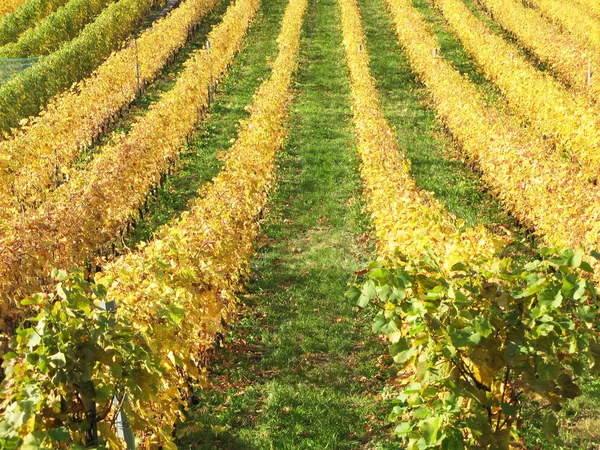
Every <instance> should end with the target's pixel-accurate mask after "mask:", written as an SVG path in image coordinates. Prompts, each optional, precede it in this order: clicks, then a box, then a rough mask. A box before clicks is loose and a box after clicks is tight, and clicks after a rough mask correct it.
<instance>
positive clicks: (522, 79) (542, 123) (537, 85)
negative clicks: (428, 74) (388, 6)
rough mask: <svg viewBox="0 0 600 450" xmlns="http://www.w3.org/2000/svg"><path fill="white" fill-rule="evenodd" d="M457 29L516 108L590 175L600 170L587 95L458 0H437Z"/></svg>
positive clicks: (596, 127)
mask: <svg viewBox="0 0 600 450" xmlns="http://www.w3.org/2000/svg"><path fill="white" fill-rule="evenodd" d="M435 3H436V5H438V6H439V8H440V9H441V10H442V13H443V15H444V17H445V18H446V20H447V21H448V23H449V24H450V26H451V28H452V30H453V31H454V32H455V33H456V35H457V36H458V38H459V39H460V40H461V42H462V43H463V45H464V47H465V49H466V50H467V52H468V53H469V54H470V55H472V56H473V58H474V59H475V61H476V62H477V63H478V65H479V66H480V67H481V68H482V69H483V72H484V74H485V76H486V77H487V78H489V79H491V80H493V82H494V83H495V84H497V85H498V87H499V88H500V89H501V90H502V92H503V93H504V96H505V98H506V100H507V101H508V103H509V105H510V106H511V109H512V110H513V111H514V113H515V114H517V115H519V116H521V117H522V118H523V119H524V120H527V121H530V122H531V125H532V127H533V128H534V129H535V130H537V131H538V132H539V133H540V134H541V135H543V136H547V137H550V138H551V139H552V140H553V141H554V143H555V144H556V147H557V150H558V151H559V152H561V151H566V152H567V153H568V154H569V155H570V156H571V157H572V158H573V160H574V161H575V162H577V163H578V164H579V165H580V166H581V169H582V170H583V171H585V172H586V174H587V176H588V177H590V180H591V181H593V180H595V179H596V178H597V177H598V173H599V172H600V155H598V152H597V151H596V149H597V147H598V146H599V145H600V119H598V113H597V110H596V109H595V108H594V107H592V106H591V105H590V102H589V101H588V99H587V98H586V97H585V96H582V95H578V94H575V93H572V92H569V91H567V89H566V88H565V87H564V86H563V85H561V84H560V83H559V82H557V81H556V80H555V79H553V78H552V77H551V76H550V75H548V74H544V73H542V72H540V71H538V70H537V69H536V68H535V67H533V66H532V65H531V63H530V62H529V61H527V59H525V58H524V57H523V56H521V55H519V52H518V48H517V47H516V46H514V45H512V44H510V43H508V42H506V41H505V40H504V39H502V38H501V37H499V36H496V35H494V34H493V33H492V32H491V31H490V30H489V28H488V27H487V26H486V25H485V24H483V23H482V22H481V21H479V20H478V19H477V18H476V17H475V16H474V15H473V14H472V13H471V12H470V11H469V10H468V8H467V7H466V6H465V5H464V4H463V3H462V2H460V1H458V0H436V2H435Z"/></svg>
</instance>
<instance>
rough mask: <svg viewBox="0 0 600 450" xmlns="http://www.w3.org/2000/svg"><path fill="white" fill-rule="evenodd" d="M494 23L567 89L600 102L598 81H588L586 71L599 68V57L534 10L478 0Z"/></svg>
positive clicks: (512, 3)
mask: <svg viewBox="0 0 600 450" xmlns="http://www.w3.org/2000/svg"><path fill="white" fill-rule="evenodd" d="M480 2H481V3H482V4H483V5H484V6H485V8H486V9H487V10H488V11H490V13H492V15H493V17H494V20H495V21H496V22H498V23H499V24H500V25H501V26H502V27H503V28H504V29H506V30H507V31H508V32H509V33H511V35H513V36H515V37H516V38H517V39H518V40H519V42H520V43H521V44H522V45H523V46H524V47H526V48H528V49H529V50H531V51H532V52H533V53H534V54H535V55H536V56H537V57H538V58H539V59H540V60H541V61H542V62H544V63H546V64H548V66H549V67H551V68H552V70H553V71H554V72H555V73H556V74H557V75H558V76H559V77H560V78H561V79H562V80H563V81H564V82H566V83H567V84H568V85H569V86H571V87H573V88H576V89H588V88H589V89H590V90H591V91H592V93H593V95H594V97H596V98H598V99H600V82H597V80H596V79H594V80H593V82H591V81H592V80H591V78H590V79H588V75H591V73H589V72H588V71H589V70H591V71H592V73H595V72H596V70H598V69H600V56H599V55H598V53H596V52H594V51H592V50H591V49H589V48H588V47H585V46H583V45H582V44H580V43H579V42H578V41H577V40H575V39H573V37H572V36H570V35H569V34H566V33H563V31H562V29H561V28H560V27H559V26H557V25H556V24H554V23H552V22H550V21H548V20H547V19H546V18H545V17H543V16H542V15H541V14H540V13H539V12H538V11H536V10H534V9H531V8H527V7H525V6H523V4H522V3H521V2H519V1H516V0H506V1H503V0H480Z"/></svg>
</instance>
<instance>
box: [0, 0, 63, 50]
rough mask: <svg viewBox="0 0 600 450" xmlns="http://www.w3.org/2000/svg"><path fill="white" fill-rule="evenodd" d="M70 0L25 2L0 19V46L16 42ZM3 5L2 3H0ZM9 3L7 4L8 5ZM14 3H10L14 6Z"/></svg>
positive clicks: (30, 0) (28, 0)
mask: <svg viewBox="0 0 600 450" xmlns="http://www.w3.org/2000/svg"><path fill="white" fill-rule="evenodd" d="M69 1H70V0H27V1H25V2H22V1H21V2H20V3H21V5H20V6H19V7H17V8H14V9H13V10H12V12H10V13H9V14H6V15H5V16H3V17H1V18H0V45H6V44H8V43H9V42H13V41H16V40H17V39H18V38H19V36H20V35H21V34H22V33H24V32H25V31H27V30H28V29H29V28H32V27H34V26H35V25H36V24H37V23H38V22H39V21H41V20H42V19H44V17H46V16H48V15H50V14H52V13H53V12H54V11H56V9H57V8H59V7H60V6H63V5H64V4H66V3H67V2H69ZM2 3H4V2H2ZM10 3H11V2H9V4H10ZM15 3H16V2H12V4H15Z"/></svg>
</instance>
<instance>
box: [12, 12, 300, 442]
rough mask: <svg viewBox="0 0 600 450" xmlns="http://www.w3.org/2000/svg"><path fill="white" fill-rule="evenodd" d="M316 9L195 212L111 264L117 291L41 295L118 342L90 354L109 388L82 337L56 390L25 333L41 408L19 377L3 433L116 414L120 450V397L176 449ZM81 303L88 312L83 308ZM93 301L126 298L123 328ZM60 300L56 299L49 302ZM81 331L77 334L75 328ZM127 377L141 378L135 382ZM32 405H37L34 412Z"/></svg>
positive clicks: (268, 178) (224, 312) (76, 433)
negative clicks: (177, 426)
mask: <svg viewBox="0 0 600 450" xmlns="http://www.w3.org/2000/svg"><path fill="white" fill-rule="evenodd" d="M238 2H240V3H243V2H245V3H249V1H246V0H238ZM307 5H308V0H291V1H290V3H289V5H288V7H287V9H286V11H285V14H284V18H283V22H282V29H281V32H280V35H279V40H278V42H279V55H278V57H277V59H276V60H275V62H274V64H273V70H272V75H271V77H270V79H269V80H267V81H266V82H264V83H263V84H262V85H261V87H260V88H259V90H258V91H257V93H256V94H255V97H254V101H253V105H252V108H251V115H250V117H249V118H248V119H246V120H245V121H244V122H242V124H241V127H240V133H239V137H238V139H237V141H236V143H235V144H234V145H233V147H232V148H231V149H230V151H229V152H228V153H227V157H226V162H225V166H224V168H223V170H222V171H221V172H220V174H219V175H218V176H217V177H216V178H215V179H214V180H213V182H211V183H210V184H209V185H207V186H205V187H204V188H203V189H202V191H201V193H202V196H201V198H200V199H199V200H197V201H196V202H195V204H194V205H193V207H192V209H191V211H189V212H188V213H186V214H184V215H183V216H182V218H181V219H179V220H176V221H175V222H173V223H172V224H170V225H168V226H165V227H163V228H162V229H161V230H160V231H159V233H158V234H157V236H156V239H155V240H154V241H153V242H151V243H150V244H148V245H147V246H146V247H144V248H142V249H141V250H140V251H139V252H137V253H132V254H130V255H127V256H124V257H122V258H121V259H119V260H117V261H116V262H115V263H113V264H111V265H110V266H109V267H108V268H107V270H106V273H105V274H104V275H102V276H101V277H100V276H99V277H98V278H97V283H105V285H106V286H109V288H108V292H107V291H106V290H105V289H104V288H101V287H100V286H102V284H94V285H89V284H87V283H84V282H83V281H82V280H81V278H80V276H79V275H77V274H75V275H74V276H72V277H70V278H68V277H66V276H65V274H58V275H59V278H60V279H61V285H60V287H59V289H58V292H59V295H61V294H60V293H63V294H64V295H61V297H59V298H58V299H57V298H50V299H48V298H45V297H39V296H38V297H37V298H35V299H32V300H31V301H32V302H33V303H36V304H37V306H36V309H37V310H42V311H43V312H42V314H44V313H46V314H47V311H48V310H49V309H50V308H51V307H54V309H55V310H56V311H69V312H71V313H72V314H73V315H74V316H76V317H77V318H79V317H82V318H85V319H86V320H84V324H85V325H87V326H88V327H89V328H91V329H92V330H93V331H95V334H96V335H99V336H100V339H101V342H102V343H105V342H106V340H107V337H108V336H109V337H110V338H111V341H112V345H113V347H114V350H113V351H112V353H111V356H112V358H113V361H109V359H108V358H106V356H107V352H106V351H104V352H103V351H102V349H101V348H96V347H94V349H93V350H94V353H93V356H92V357H91V358H89V357H88V359H91V360H92V361H93V362H94V364H95V365H94V367H93V369H92V370H91V373H90V376H89V378H90V380H91V382H92V383H93V385H94V386H97V389H96V392H95V395H91V393H90V392H89V390H88V391H86V390H85V389H83V388H82V387H81V386H80V385H77V384H76V380H78V377H77V375H78V374H80V373H84V372H85V370H84V369H85V367H84V363H83V362H80V363H79V364H77V365H73V363H74V361H76V360H77V358H79V359H80V360H85V358H82V357H81V356H80V355H79V353H80V352H85V351H86V350H89V348H85V349H78V350H74V345H73V342H72V341H71V340H69V341H68V342H65V343H60V344H56V343H55V344H54V346H53V348H45V349H44V352H45V353H48V354H51V353H52V352H56V353H52V354H53V356H55V355H58V354H60V355H61V356H60V357H56V356H55V357H54V358H53V361H60V362H59V363H58V364H51V376H53V377H54V378H53V379H55V380H58V381H57V382H55V383H54V384H44V382H43V381H44V379H45V378H47V377H46V376H45V374H44V373H43V371H42V370H40V369H39V368H38V367H36V366H32V365H30V364H29V363H28V361H31V357H29V358H28V357H27V356H28V355H30V354H31V353H34V352H35V351H36V350H39V349H40V347H41V346H42V345H43V344H42V345H40V343H38V344H36V345H33V346H31V345H30V346H29V347H28V346H27V344H31V343H30V342H29V340H28V339H26V338H23V340H21V341H20V342H21V344H22V345H21V346H19V348H18V349H16V350H17V352H16V353H13V354H12V355H10V356H11V357H12V358H14V360H15V361H16V364H15V366H14V368H13V369H12V370H13V371H14V372H15V373H18V372H20V371H24V370H29V371H30V372H29V373H30V375H29V386H31V385H32V383H33V384H35V386H36V388H38V390H37V392H38V393H39V395H38V396H36V397H35V399H34V400H33V402H32V401H31V396H30V395H29V394H28V392H26V391H25V390H24V388H25V386H26V385H27V383H26V382H24V381H23V380H22V378H15V379H14V380H12V381H14V383H15V384H10V386H11V390H10V392H9V399H10V400H9V402H8V406H7V411H9V414H5V417H4V420H5V421H6V422H7V423H8V424H9V427H8V429H7V428H3V430H2V431H0V441H1V439H2V438H4V439H8V438H11V437H12V438H17V439H19V438H20V439H23V441H26V440H27V439H33V438H35V439H38V442H40V441H41V442H44V443H45V444H46V445H49V444H50V445H51V446H53V445H54V446H56V447H59V446H60V445H63V446H64V445H67V444H69V443H71V444H72V443H77V444H83V443H86V444H89V443H90V442H89V439H85V437H86V436H85V428H84V427H83V421H82V420H81V418H80V417H81V414H79V415H78V413H77V412H78V410H83V411H90V410H91V409H93V410H94V411H108V413H107V414H106V415H105V416H104V417H103V418H102V419H100V420H101V421H100V422H99V423H98V429H99V430H101V432H102V435H103V437H104V439H106V440H108V444H110V445H109V448H117V445H118V443H117V439H116V437H115V436H114V431H113V430H112V429H111V427H110V423H111V419H112V418H113V417H114V414H115V412H116V409H117V408H116V407H115V405H113V404H112V402H111V399H112V396H113V395H120V398H123V399H124V400H123V402H122V405H119V406H120V407H121V408H122V409H123V410H125V411H126V412H127V415H128V419H129V420H130V422H131V424H132V426H133V427H134V428H135V429H137V430H139V431H141V432H145V436H144V437H145V439H144V441H145V442H144V444H145V445H146V446H147V448H156V447H157V446H159V445H162V446H163V447H162V448H166V449H173V448H175V447H174V445H173V444H172V443H171V436H172V433H171V430H172V427H171V424H173V423H175V422H176V421H177V420H178V419H179V418H180V417H181V415H182V409H181V407H180V402H181V401H182V399H183V400H184V401H185V398H186V396H187V395H189V391H190V384H189V381H190V380H194V383H196V384H200V385H205V384H206V370H205V368H204V367H202V366H203V365H202V364H201V363H200V360H201V358H202V354H203V352H204V351H205V350H206V349H207V348H210V347H211V346H212V345H213V343H214V341H215V338H216V333H217V332H218V331H220V330H222V327H223V325H222V321H223V320H226V319H227V318H228V317H229V314H230V312H231V310H232V309H233V308H234V307H235V305H234V304H235V296H236V293H237V292H238V291H239V289H240V287H241V284H242V281H243V279H244V276H245V274H246V273H247V270H248V263H249V259H250V256H251V255H252V253H253V242H254V240H255V238H256V235H257V233H258V217H259V213H260V211H261V209H262V208H263V206H264V204H265V201H266V199H267V195H268V192H269V191H270V189H271V187H272V185H273V183H274V182H275V168H276V166H275V160H276V155H277V152H278V151H279V149H280V148H281V147H282V145H283V142H284V139H285V136H286V127H285V125H286V109H287V106H288V104H289V101H290V100H291V97H292V95H293V90H292V76H293V73H294V70H295V68H296V66H297V60H298V51H299V38H300V31H301V28H302V23H303V16H304V13H305V11H306V8H307ZM77 298H78V301H79V306H78V305H76V304H75V303H76V301H77V300H76V299H77ZM90 300H92V301H93V300H96V301H98V300H112V301H116V302H117V305H118V309H117V311H116V314H113V315H108V318H112V320H113V324H112V325H111V328H110V330H112V331H110V330H109V329H107V327H106V326H105V325H104V321H106V320H107V318H106V316H107V314H105V313H104V314H103V313H100V312H98V311H97V310H90V309H89V304H90V303H89V302H90ZM52 301H55V302H56V303H54V305H51V306H48V302H52ZM90 319H93V320H90ZM47 322H48V325H47V326H46V327H45V330H47V332H43V331H42V334H43V338H42V339H43V341H44V344H46V343H47V342H48V343H52V342H53V341H52V340H51V338H52V337H53V334H52V333H53V332H55V328H54V327H55V326H58V324H55V323H50V322H51V318H50V317H48V320H47ZM90 324H91V325H90ZM79 328H82V327H81V326H79ZM77 329H78V328H77V327H75V326H73V327H72V328H68V327H67V330H68V332H70V333H74V332H76V331H77ZM62 331H63V333H66V331H65V330H64V329H63V330H62ZM127 339H129V340H130V342H129V345H127V343H126V342H125V341H126V340H127ZM25 341H27V342H25ZM23 344H24V345H23ZM132 344H133V345H132ZM80 347H81V345H80ZM63 357H64V360H65V361H64V365H63V364H62V360H63ZM125 357H130V358H129V359H128V360H127V359H125ZM95 358H98V359H95ZM115 364H119V367H120V369H119V370H118V371H115V370H114V368H113V367H114V366H115ZM67 367H68V368H69V369H70V370H71V371H70V372H69V376H68V377H67V378H66V380H65V379H64V378H60V377H56V376H55V374H56V373H60V372H63V371H65V370H66V368H67ZM111 368H112V370H111ZM9 376H10V375H9ZM127 376H135V377H137V378H136V379H135V380H134V379H131V380H127V379H126V377H127ZM100 388H102V392H100V391H101V389H100ZM65 393H66V394H65ZM125 394H126V397H123V395H125ZM57 396H58V398H61V399H66V398H67V396H68V398H69V399H71V398H74V399H78V400H75V401H74V404H71V403H68V404H69V405H71V408H70V409H69V410H68V411H64V412H63V411H61V412H60V413H59V412H57V411H53V410H52V408H50V407H47V406H48V405H51V404H52V402H53V401H55V399H56V398H57ZM25 397H27V399H28V400H29V403H27V404H26V406H25V407H26V408H28V409H27V411H26V414H31V415H32V416H33V417H36V418H37V419H38V420H35V422H34V425H33V428H29V427H27V426H25V425H23V424H22V421H19V419H20V418H19V417H18V416H17V415H15V414H12V411H13V409H14V408H13V405H17V404H18V402H19V401H20V400H21V399H23V398H25ZM31 403H34V404H33V405H31V407H28V406H27V405H29V404H31ZM91 405H93V408H92V407H91ZM56 419H59V420H60V421H61V429H62V430H65V432H63V433H62V434H60V433H58V432H57V431H59V430H56V429H55V428H53V425H54V424H55V423H56V422H57V420H56ZM53 420H54V421H53ZM27 433H29V434H27ZM31 435H33V437H31ZM51 448H53V447H51Z"/></svg>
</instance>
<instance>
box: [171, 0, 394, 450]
mask: <svg viewBox="0 0 600 450" xmlns="http://www.w3.org/2000/svg"><path fill="white" fill-rule="evenodd" d="M266 1H268V0H266ZM301 58H302V64H301V67H300V70H299V74H298V80H297V81H298V94H297V100H296V102H295V103H294V105H293V106H292V108H291V109H292V111H291V116H292V117H291V118H292V120H291V125H290V129H291V135H290V137H289V140H288V143H287V146H286V149H285V150H284V151H283V153H282V155H281V159H280V163H279V188H278V190H277V192H276V193H275V194H274V197H273V198H272V201H271V203H270V206H269V210H268V211H265V217H266V223H264V226H263V231H264V236H263V237H262V238H261V242H260V243H259V246H260V250H259V254H258V255H257V257H256V258H255V261H254V264H253V268H252V269H253V273H255V274H257V275H256V276H255V278H254V279H253V280H252V281H251V283H250V286H249V292H248V294H247V295H246V296H244V303H245V308H244V311H243V312H242V314H241V320H240V321H239V322H238V323H235V324H234V325H233V331H232V333H231V334H230V335H229V336H227V338H226V348H224V349H221V350H219V351H218V352H216V353H217V356H216V358H217V361H216V362H215V363H213V364H211V369H212V370H213V372H214V373H213V374H212V379H213V381H214V384H215V389H214V390H212V391H211V390H209V391H205V392H201V393H200V394H199V395H200V399H199V405H200V406H198V407H197V408H196V409H195V410H194V411H193V412H192V414H191V415H190V417H189V419H188V422H187V429H186V426H184V427H182V428H181V430H180V434H184V433H188V434H187V435H186V436H184V437H182V438H181V441H180V446H181V448H202V449H214V448H227V449H245V448H248V449H271V448H273V449H278V450H279V449H304V448H306V449H308V448H314V449H326V448H329V449H350V448H377V444H376V442H375V439H376V438H378V437H381V436H385V434H386V433H385V432H383V431H382V430H381V427H382V426H383V425H382V424H381V419H382V417H383V416H384V415H385V410H384V408H386V406H385V405H383V404H382V403H380V402H379V401H378V400H377V395H378V394H379V393H380V392H381V390H382V388H383V380H382V378H383V377H381V375H380V373H381V369H380V368H378V367H377V361H378V357H379V356H380V355H381V354H382V353H384V352H385V350H384V348H383V347H382V346H380V345H379V343H378V342H377V339H376V338H375V336H373V335H372V333H371V330H370V328H371V325H370V319H368V318H365V317H362V318H361V313H360V312H357V311H356V310H355V308H354V306H353V305H352V304H351V303H350V301H349V300H347V299H346V298H345V296H344V293H345V291H346V289H347V283H348V282H349V281H351V277H352V273H353V272H354V271H355V270H357V269H360V268H362V267H363V266H364V264H365V263H366V262H367V261H368V260H369V259H370V258H372V253H371V252H370V248H369V244H368V240H367V239H366V238H365V236H367V230H366V223H367V221H366V218H365V217H364V216H363V213H362V212H361V199H360V196H361V185H360V179H359V177H358V172H357V170H358V161H357V156H356V153H355V150H354V142H353V139H354V138H353V128H352V121H351V115H350V114H351V111H350V98H349V87H348V80H347V76H346V73H347V69H346V67H345V65H344V53H343V48H342V42H341V29H340V22H339V10H338V7H337V4H336V0H314V1H313V3H312V4H311V7H310V9H309V13H308V16H307V18H306V25H305V32H304V38H303V42H302V50H301ZM199 424H204V425H205V427H204V429H203V430H196V427H197V426H199Z"/></svg>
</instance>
